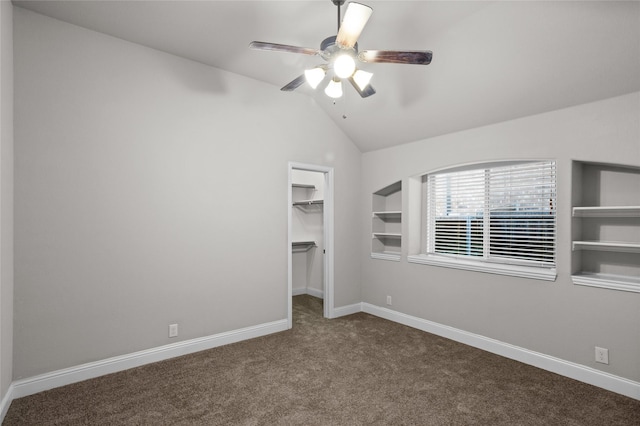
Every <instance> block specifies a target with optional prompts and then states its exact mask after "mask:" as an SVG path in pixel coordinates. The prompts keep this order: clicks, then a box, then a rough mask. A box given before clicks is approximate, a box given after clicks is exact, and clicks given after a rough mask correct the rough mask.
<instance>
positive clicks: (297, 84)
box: [280, 74, 306, 92]
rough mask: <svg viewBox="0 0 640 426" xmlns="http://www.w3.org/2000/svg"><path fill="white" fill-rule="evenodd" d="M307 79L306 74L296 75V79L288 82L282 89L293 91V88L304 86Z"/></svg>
mask: <svg viewBox="0 0 640 426" xmlns="http://www.w3.org/2000/svg"><path fill="white" fill-rule="evenodd" d="M305 81H306V78H305V76H304V74H302V75H301V76H298V77H296V78H295V79H294V80H292V81H291V82H290V83H289V84H287V85H286V86H284V87H283V88H282V89H280V90H282V91H284V92H291V91H292V90H296V89H297V88H298V87H300V86H302V85H303V84H304V82H305Z"/></svg>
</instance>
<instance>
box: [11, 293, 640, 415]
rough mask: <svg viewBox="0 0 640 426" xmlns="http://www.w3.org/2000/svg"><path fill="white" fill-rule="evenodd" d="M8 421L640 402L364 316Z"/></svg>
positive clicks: (298, 304)
mask: <svg viewBox="0 0 640 426" xmlns="http://www.w3.org/2000/svg"><path fill="white" fill-rule="evenodd" d="M3 424H4V425H370V424H378V425H509V426H513V425H545V426H547V425H563V426H564V425H629V426H631V425H634V426H638V425H640V401H637V400H634V399H631V398H627V397H624V396H621V395H618V394H615V393H612V392H608V391H606V390H602V389H600V388H597V387H594V386H590V385H587V384H584V383H581V382H577V381H574V380H571V379H568V378H566V377H561V376H558V375H556V374H553V373H550V372H547V371H544V370H540V369H538V368H535V367H531V366H528V365H525V364H522V363H519V362H516V361H513V360H510V359H506V358H503V357H500V356H497V355H493V354H490V353H488V352H484V351H482V350H479V349H475V348H472V347H469V346H466V345H463V344H460V343H456V342H453V341H451V340H447V339H444V338H441V337H438V336H434V335H432V334H429V333H424V332H422V331H419V330H415V329H412V328H409V327H406V326H403V325H400V324H396V323H393V322H390V321H387V320H384V319H381V318H377V317H374V316H371V315H368V314H365V313H358V314H354V315H349V316H347V317H342V318H338V319H334V320H326V319H324V318H322V300H320V299H316V298H313V297H311V296H306V295H305V296H296V297H295V298H294V327H293V329H291V330H288V331H285V332H281V333H276V334H272V335H269V336H265V337H261V338H257V339H252V340H248V341H244V342H240V343H236V344H232V345H227V346H222V347H219V348H215V349H211V350H207V351H202V352H198V353H195V354H191V355H186V356H182V357H179V358H174V359H171V360H167V361H163V362H158V363H154V364H149V365H146V366H142V367H138V368H134V369H130V370H126V371H122V372H119V373H114V374H110V375H107V376H103V377H99V378H96V379H91V380H87V381H84V382H80V383H75V384H72V385H68V386H64V387H61V388H57V389H53V390H49V391H45V392H41V393H38V394H35V395H31V396H27V397H24V398H19V399H16V400H14V401H13V402H12V403H11V406H10V407H9V410H8V413H7V415H6V417H5V420H4V422H3Z"/></svg>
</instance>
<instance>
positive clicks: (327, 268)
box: [287, 161, 334, 328]
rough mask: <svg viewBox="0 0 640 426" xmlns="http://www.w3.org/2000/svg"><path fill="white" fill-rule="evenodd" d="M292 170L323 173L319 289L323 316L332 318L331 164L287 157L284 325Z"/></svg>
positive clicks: (289, 308)
mask: <svg viewBox="0 0 640 426" xmlns="http://www.w3.org/2000/svg"><path fill="white" fill-rule="evenodd" d="M293 170H304V171H309V172H319V173H323V174H324V188H323V189H324V204H323V214H322V231H323V233H324V254H323V257H324V259H323V262H322V263H323V268H324V278H323V291H324V303H323V306H324V313H323V315H324V317H325V318H334V301H333V271H334V256H333V253H334V250H333V248H334V241H333V228H334V222H333V167H327V166H319V165H314V164H306V163H297V162H293V161H290V162H289V165H288V185H287V188H288V190H287V192H288V197H287V212H288V221H287V223H288V231H287V248H288V250H287V325H288V328H291V327H292V326H293V306H292V297H293V257H292V241H293V240H292V238H293V235H292V234H293V232H292V220H293V215H292V210H291V206H292V204H293V190H292V186H291V185H292V183H293V182H292V177H291V176H292V174H293V173H292V172H293Z"/></svg>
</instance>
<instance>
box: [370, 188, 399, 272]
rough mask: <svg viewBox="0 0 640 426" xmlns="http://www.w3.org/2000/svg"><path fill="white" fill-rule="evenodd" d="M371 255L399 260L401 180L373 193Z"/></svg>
mask: <svg viewBox="0 0 640 426" xmlns="http://www.w3.org/2000/svg"><path fill="white" fill-rule="evenodd" d="M371 221H372V225H371V229H372V236H371V237H372V241H371V257H372V258H374V259H383V260H395V261H399V260H400V252H401V247H402V181H398V182H395V183H393V184H391V185H389V186H386V187H384V188H382V189H380V190H378V191H376V192H374V193H373V200H372V219H371Z"/></svg>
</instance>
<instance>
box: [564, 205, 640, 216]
mask: <svg viewBox="0 0 640 426" xmlns="http://www.w3.org/2000/svg"><path fill="white" fill-rule="evenodd" d="M573 216H574V217H640V206H589V207H574V208H573Z"/></svg>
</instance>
